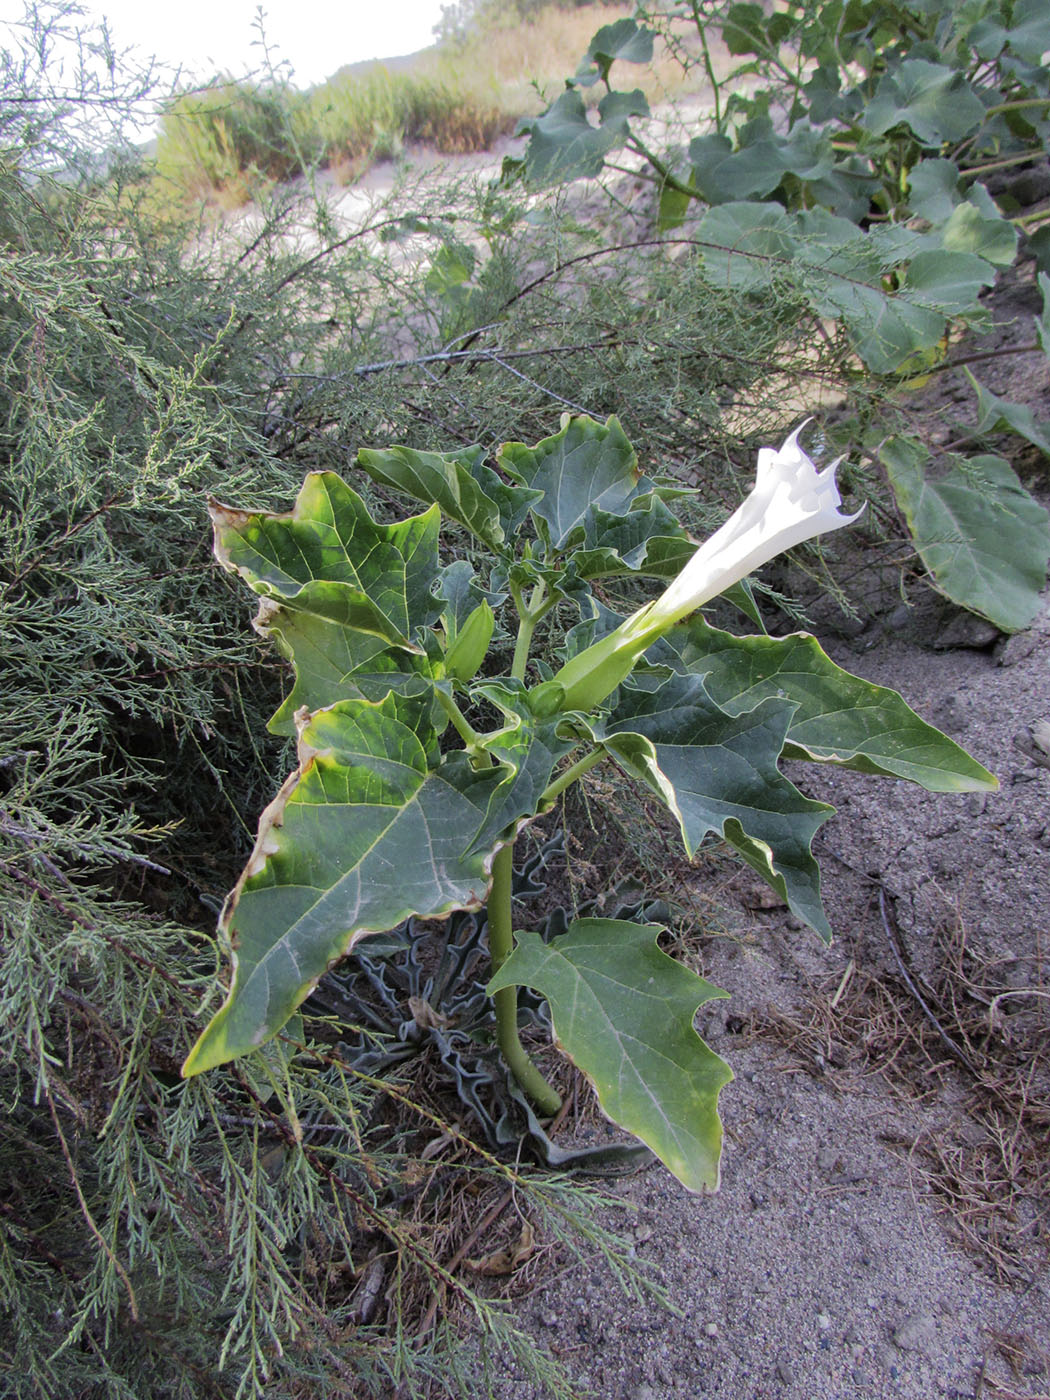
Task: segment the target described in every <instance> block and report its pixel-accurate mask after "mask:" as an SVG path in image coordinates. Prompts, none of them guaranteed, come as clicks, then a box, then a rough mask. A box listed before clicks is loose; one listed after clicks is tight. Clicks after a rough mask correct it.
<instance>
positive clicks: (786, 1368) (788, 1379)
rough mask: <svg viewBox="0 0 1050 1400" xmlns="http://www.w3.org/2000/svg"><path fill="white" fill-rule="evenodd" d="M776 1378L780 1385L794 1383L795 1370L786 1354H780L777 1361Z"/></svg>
mask: <svg viewBox="0 0 1050 1400" xmlns="http://www.w3.org/2000/svg"><path fill="white" fill-rule="evenodd" d="M777 1380H778V1381H780V1382H781V1384H782V1385H794V1384H795V1372H794V1369H793V1368H792V1365H791V1362H790V1361H789V1360H788V1359H787V1357H786V1356H782V1357H781V1358H780V1360H779V1361H778V1362H777Z"/></svg>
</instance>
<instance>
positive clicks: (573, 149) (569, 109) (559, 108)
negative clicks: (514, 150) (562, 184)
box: [518, 89, 628, 183]
mask: <svg viewBox="0 0 1050 1400" xmlns="http://www.w3.org/2000/svg"><path fill="white" fill-rule="evenodd" d="M518 130H519V131H520V132H527V133H528V136H529V144H528V146H527V147H526V148H525V156H524V161H525V174H526V176H527V178H528V179H530V180H535V181H539V182H544V183H546V182H551V181H561V180H578V179H581V178H586V177H590V178H593V177H594V176H596V175H600V174H601V172H602V167H603V166H604V165H605V157H606V156H607V155H608V153H609V152H610V151H612V150H615V149H616V148H617V147H618V146H622V145H623V143H624V141H625V140H626V137H627V130H628V127H627V122H626V120H625V119H624V118H623V117H622V116H620V117H618V118H617V119H616V120H615V121H611V122H609V123H607V124H603V125H601V126H593V125H592V124H591V122H590V121H589V120H588V117H587V109H586V107H585V106H584V105H583V99H582V98H581V97H580V94H579V93H578V92H577V91H576V90H575V89H567V90H566V91H565V92H563V93H561V94H560V96H559V97H558V98H557V99H556V100H555V102H554V103H553V104H552V105H551V106H550V107H548V109H547V111H546V112H544V113H543V115H542V116H541V117H529V118H526V119H525V120H524V121H522V122H520V123H519V125H518Z"/></svg>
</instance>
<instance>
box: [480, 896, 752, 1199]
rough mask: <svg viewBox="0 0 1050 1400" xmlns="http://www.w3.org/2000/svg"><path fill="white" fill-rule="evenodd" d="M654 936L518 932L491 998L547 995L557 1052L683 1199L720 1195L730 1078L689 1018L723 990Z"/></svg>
mask: <svg viewBox="0 0 1050 1400" xmlns="http://www.w3.org/2000/svg"><path fill="white" fill-rule="evenodd" d="M659 932H660V930H659V929H658V928H655V927H653V926H652V925H642V924H633V923H628V922H626V921H625V920H621V919H577V920H576V921H575V922H573V923H572V924H570V925H569V928H568V930H567V931H566V932H565V933H564V934H562V935H561V936H560V937H557V938H553V939H551V941H550V942H549V943H544V942H543V941H542V940H541V938H540V936H539V934H537V933H530V932H525V933H518V934H517V935H516V942H517V946H516V947H515V949H514V951H513V952H512V953H511V955H510V957H509V958H508V959H507V961H506V962H505V963H504V964H503V966H502V967H501V968H500V970H499V972H497V973H496V975H495V976H494V977H493V978H492V980H491V981H490V982H489V985H488V988H487V990H488V992H489V995H491V994H492V993H493V992H496V991H499V990H500V989H501V988H503V987H512V986H518V985H524V986H528V987H532V988H534V989H535V990H536V991H537V992H539V993H540V994H541V995H542V996H545V997H546V998H547V1001H548V1002H549V1004H550V1010H551V1017H552V1019H553V1022H554V1034H555V1037H556V1039H557V1042H558V1044H559V1046H560V1047H561V1048H562V1049H563V1050H564V1051H565V1053H566V1054H567V1055H568V1056H569V1058H570V1059H571V1060H572V1061H573V1063H574V1064H575V1065H576V1066H577V1067H578V1068H579V1069H580V1070H581V1071H582V1073H583V1074H585V1075H586V1076H587V1078H588V1079H589V1080H590V1081H591V1083H592V1085H593V1086H594V1089H595V1092H596V1093H597V1095H598V1102H599V1103H600V1104H601V1106H602V1108H603V1109H604V1110H605V1112H606V1113H607V1114H608V1115H609V1117H610V1118H612V1119H613V1121H614V1122H616V1123H619V1124H620V1125H621V1127H624V1128H626V1129H627V1130H628V1131H629V1132H632V1133H634V1134H635V1135H636V1136H637V1137H639V1138H641V1139H642V1141H643V1142H645V1143H647V1144H648V1146H649V1147H651V1148H652V1149H653V1151H654V1152H655V1153H656V1155H657V1156H658V1157H659V1158H660V1160H661V1161H662V1162H663V1163H664V1164H665V1165H666V1166H667V1167H668V1169H669V1170H670V1171H672V1172H673V1173H674V1175H675V1176H676V1177H677V1178H678V1180H679V1181H680V1182H682V1184H683V1185H684V1186H686V1187H688V1188H689V1190H690V1191H715V1190H717V1189H718V1179H719V1158H720V1155H721V1149H722V1125H721V1123H720V1121H719V1117H718V1095H719V1093H720V1091H721V1090H722V1088H723V1087H724V1086H725V1085H726V1084H728V1083H729V1082H730V1080H731V1079H732V1077H733V1074H732V1071H731V1070H730V1068H729V1066H728V1065H727V1064H726V1063H725V1061H724V1060H722V1059H721V1058H720V1057H719V1056H718V1055H716V1054H715V1053H714V1051H713V1050H710V1049H709V1048H708V1047H707V1046H706V1045H705V1044H704V1042H703V1041H702V1040H701V1038H700V1037H699V1036H698V1035H697V1033H696V1031H695V1030H694V1029H693V1016H694V1015H695V1013H696V1009H697V1007H698V1006H701V1005H703V1004H704V1003H705V1002H707V1001H710V1000H711V999H712V998H715V997H724V996H725V995H726V993H725V992H723V991H722V990H721V989H720V988H718V987H714V986H712V985H711V983H710V982H705V981H704V980H703V978H701V977H697V976H696V974H695V973H692V972H690V971H689V970H688V969H687V968H685V967H683V966H682V965H681V963H677V962H675V960H674V959H673V958H670V957H668V956H667V954H666V953H664V952H662V951H661V950H660V949H659V948H658V947H657V944H656V939H657V935H658V934H659Z"/></svg>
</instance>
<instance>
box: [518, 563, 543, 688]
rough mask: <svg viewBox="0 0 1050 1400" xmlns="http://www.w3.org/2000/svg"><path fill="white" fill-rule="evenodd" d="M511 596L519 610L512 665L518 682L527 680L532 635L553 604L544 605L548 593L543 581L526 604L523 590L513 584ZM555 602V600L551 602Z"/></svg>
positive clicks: (540, 581) (538, 584)
mask: <svg viewBox="0 0 1050 1400" xmlns="http://www.w3.org/2000/svg"><path fill="white" fill-rule="evenodd" d="M510 591H511V594H512V596H513V598H514V605H515V607H516V608H517V609H518V617H519V618H520V621H519V622H518V639H517V641H516V642H515V643H514V658H513V660H512V661H511V663H510V673H511V675H512V676H516V677H517V678H518V680H524V679H525V666H526V663H527V662H528V659H529V647H530V646H531V645H532V634H533V632H534V631H535V630H536V624H537V622H539V620H540V618H541V617H544V616H545V615H546V614H547V612H548V611H549V610H550V607H551V602H548V603H547V604H546V605H544V603H543V595H544V594H545V593H546V591H547V585H546V584H545V583H544V582H543V580H542V579H540V580H539V582H538V583H537V584H536V587H535V588H534V589H533V590H532V597H531V598H530V599H529V601H528V602H527V603H526V602H525V601H524V599H523V598H522V596H521V590H520V589H518V588H515V587H514V585H513V584H511V589H510ZM551 601H553V600H551Z"/></svg>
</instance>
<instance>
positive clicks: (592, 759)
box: [540, 749, 605, 805]
mask: <svg viewBox="0 0 1050 1400" xmlns="http://www.w3.org/2000/svg"><path fill="white" fill-rule="evenodd" d="M604 757H605V750H604V749H594V750H593V751H592V752H591V753H589V754H586V755H585V756H584V757H583V758H578V759H577V760H576V762H575V763H574V764H573V765H572V767H571V768H566V770H565V772H564V773H562V774H561V775H560V776H559V777H557V778H555V779H554V781H553V783H551V785H550V786H549V787H548V788H546V789H545V790H544V792H543V793H542V795H541V797H540V803H541V805H542V804H545V803H547V802H553V801H554V799H555V798H556V797H558V796H559V795H560V794H561V793H563V792H564V791H565V789H566V788H567V787H571V786H572V784H573V783H574V782H575V781H576V779H577V778H582V777H583V775H584V773H589V772H590V770H591V769H592V768H594V767H595V766H596V765H597V764H599V763H601V761H602V759H603V758H604Z"/></svg>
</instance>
